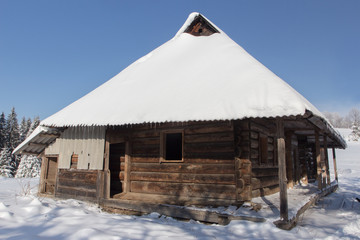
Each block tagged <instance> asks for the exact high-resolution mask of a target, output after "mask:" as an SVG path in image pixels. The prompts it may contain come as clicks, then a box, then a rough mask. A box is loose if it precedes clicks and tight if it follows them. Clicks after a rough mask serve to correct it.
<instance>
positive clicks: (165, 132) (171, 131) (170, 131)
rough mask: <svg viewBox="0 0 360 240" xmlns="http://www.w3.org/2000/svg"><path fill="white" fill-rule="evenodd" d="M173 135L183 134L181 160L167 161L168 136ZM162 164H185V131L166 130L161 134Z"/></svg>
mask: <svg viewBox="0 0 360 240" xmlns="http://www.w3.org/2000/svg"><path fill="white" fill-rule="evenodd" d="M172 133H181V160H180V159H175V160H171V159H166V135H167V134H172ZM159 162H160V163H181V162H184V130H183V129H174V130H164V131H161V133H160V160H159Z"/></svg>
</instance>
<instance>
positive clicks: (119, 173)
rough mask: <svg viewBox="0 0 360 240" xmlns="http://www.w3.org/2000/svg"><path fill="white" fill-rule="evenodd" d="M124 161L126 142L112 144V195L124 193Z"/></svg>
mask: <svg viewBox="0 0 360 240" xmlns="http://www.w3.org/2000/svg"><path fill="white" fill-rule="evenodd" d="M121 163H122V164H121ZM124 163H125V143H114V144H110V156H109V170H110V197H114V195H116V194H119V193H122V191H123V183H124Z"/></svg>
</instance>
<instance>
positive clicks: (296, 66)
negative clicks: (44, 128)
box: [0, 0, 360, 119]
mask: <svg viewBox="0 0 360 240" xmlns="http://www.w3.org/2000/svg"><path fill="white" fill-rule="evenodd" d="M194 11H197V12H200V13H202V14H204V15H205V16H206V17H207V18H209V19H210V20H211V21H212V22H214V23H215V24H216V25H217V26H218V27H219V28H221V29H222V30H223V31H224V32H226V33H227V34H228V35H229V36H230V37H231V38H232V39H233V40H234V41H235V42H237V43H238V44H239V45H240V46H242V47H243V48H245V50H247V51H248V52H249V53H250V54H251V55H253V56H254V57H255V58H256V59H258V60H259V61H260V62H262V63H263V64H264V65H265V66H267V67H268V68H269V69H270V70H272V71H273V72H274V73H275V74H277V75H278V76H280V77H281V78H282V79H283V80H285V81H286V82H288V83H289V84H290V85H291V86H292V87H294V88H295V89H296V90H297V91H298V92H300V93H301V94H302V95H303V96H305V97H306V98H307V99H308V100H309V101H310V102H312V103H313V104H314V105H315V106H316V107H318V108H319V109H320V110H321V111H337V112H340V113H341V114H346V113H347V111H348V110H349V109H350V108H352V107H358V108H359V107H360V83H359V81H360V27H359V26H360V1H357V0H353V1H348V0H346V1H340V0H339V1H329V0H326V1H318V0H307V1H306V0H304V1H293V0H284V1H268V0H263V1H261V0H251V1H250V0H249V1H209V0H208V1H197V0H191V1H160V0H157V1H110V0H107V1H89V0H86V1H85V0H84V1H81V0H77V1H67V0H62V1H49V0H44V1H36V0H33V1H18V0H0V112H1V111H4V112H5V113H6V114H7V113H9V112H10V109H11V107H13V106H14V107H15V108H16V111H17V113H18V115H19V117H22V116H26V117H34V116H37V115H39V116H40V118H41V119H44V118H46V117H48V116H50V115H51V114H53V113H55V112H57V111H59V110H60V109H62V108H63V107H65V106H67V105H68V104H70V103H72V102H74V101H75V100H77V99H79V98H80V97H82V96H84V95H85V94H87V93H88V92H90V91H91V90H93V89H94V88H96V87H97V86H99V85H101V84H102V83H104V82H105V81H107V80H108V79H110V78H111V77H113V76H115V75H116V74H117V73H119V72H120V71H122V70H123V69H124V68H126V67H127V66H128V65H129V64H131V63H132V62H133V61H135V60H136V59H138V58H140V57H142V56H143V55H145V54H147V53H148V52H150V51H151V50H153V49H154V48H156V47H158V46H160V45H161V44H163V43H165V42H166V41H168V40H169V39H171V38H172V37H173V36H174V35H175V33H176V32H177V30H178V29H179V28H180V27H181V26H182V24H183V23H184V21H185V20H186V18H187V17H188V15H189V14H190V13H191V12H194ZM119 97H121V89H119ZM139 97H141V96H139ZM144 101H145V99H144Z"/></svg>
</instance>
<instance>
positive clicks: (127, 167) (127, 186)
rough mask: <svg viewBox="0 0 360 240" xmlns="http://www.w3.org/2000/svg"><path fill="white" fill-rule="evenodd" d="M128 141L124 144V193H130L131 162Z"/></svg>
mask: <svg viewBox="0 0 360 240" xmlns="http://www.w3.org/2000/svg"><path fill="white" fill-rule="evenodd" d="M130 155H131V145H130V140H128V141H126V143H125V169H124V192H126V193H127V192H130V191H131V189H130V161H131V156H130Z"/></svg>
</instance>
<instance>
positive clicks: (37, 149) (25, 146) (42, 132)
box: [13, 126, 62, 155]
mask: <svg viewBox="0 0 360 240" xmlns="http://www.w3.org/2000/svg"><path fill="white" fill-rule="evenodd" d="M61 132H62V129H61V128H50V127H45V126H38V127H37V128H36V129H35V130H34V131H33V132H32V133H31V134H30V136H29V137H27V138H26V139H25V141H23V142H22V143H21V144H20V145H19V146H17V147H16V148H15V149H14V151H13V154H15V155H17V154H21V155H39V154H41V153H42V152H43V151H44V150H45V148H46V147H47V146H48V145H49V144H51V143H52V142H54V141H55V140H56V138H58V137H59V136H60V133H61Z"/></svg>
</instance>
